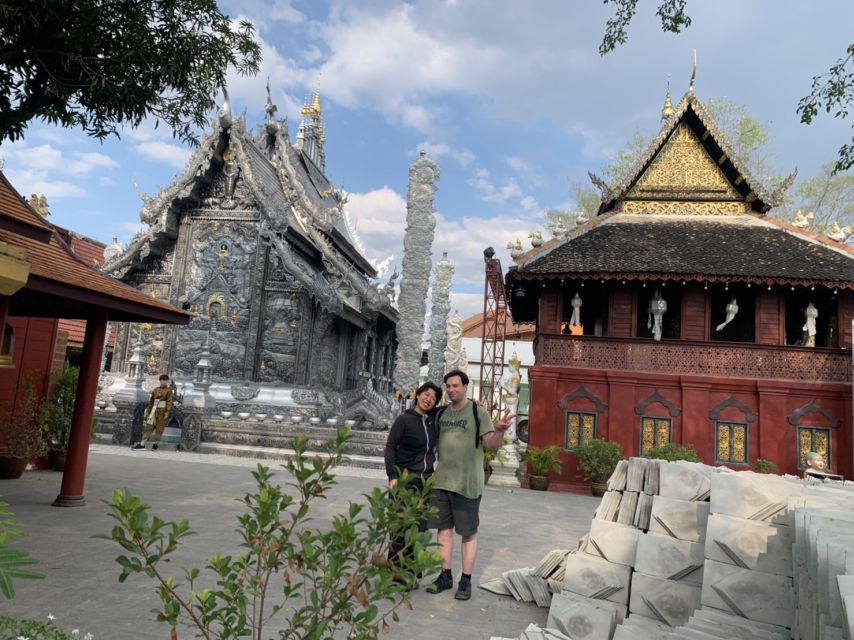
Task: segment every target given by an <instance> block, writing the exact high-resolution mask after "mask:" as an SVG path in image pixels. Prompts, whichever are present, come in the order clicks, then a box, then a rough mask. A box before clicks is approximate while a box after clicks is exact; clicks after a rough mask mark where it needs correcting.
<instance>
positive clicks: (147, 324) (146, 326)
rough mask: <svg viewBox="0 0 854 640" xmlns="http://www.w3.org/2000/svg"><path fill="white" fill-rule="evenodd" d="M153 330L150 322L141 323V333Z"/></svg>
mask: <svg viewBox="0 0 854 640" xmlns="http://www.w3.org/2000/svg"><path fill="white" fill-rule="evenodd" d="M153 328H154V325H153V324H151V323H150V322H143V323H142V330H143V331H151V330H152V329H153Z"/></svg>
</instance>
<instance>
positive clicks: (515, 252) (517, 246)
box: [507, 238, 525, 262]
mask: <svg viewBox="0 0 854 640" xmlns="http://www.w3.org/2000/svg"><path fill="white" fill-rule="evenodd" d="M507 248H508V249H510V258H511V259H512V260H513V262H516V260H518V259H519V257H520V256H521V255H522V254H523V253H525V249H524V248H523V247H522V241H521V240H519V238H516V242H515V243H513V242H508V243H507Z"/></svg>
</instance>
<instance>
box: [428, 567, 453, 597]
mask: <svg viewBox="0 0 854 640" xmlns="http://www.w3.org/2000/svg"><path fill="white" fill-rule="evenodd" d="M453 586H454V575H453V574H452V573H451V570H450V569H442V573H440V574H439V577H438V578H436V579H435V580H433V582H431V583H430V584H428V585H427V587H426V589H425V590H426V591H427V593H442V592H443V591H447V590H448V589H451V588H452V587H453Z"/></svg>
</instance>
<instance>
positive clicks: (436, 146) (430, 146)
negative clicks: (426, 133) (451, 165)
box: [413, 140, 474, 167]
mask: <svg viewBox="0 0 854 640" xmlns="http://www.w3.org/2000/svg"><path fill="white" fill-rule="evenodd" d="M420 151H424V152H425V153H427V155H428V156H431V157H432V158H435V159H439V158H441V157H442V156H448V157H450V158H453V159H454V160H456V161H457V162H458V163H459V165H460V166H462V167H465V166H468V165H469V164H471V162H472V160H474V154H473V153H472V152H471V151H469V150H468V149H454V148H452V147H451V146H449V145H447V144H445V143H444V142H439V143H435V142H429V141H427V140H425V141H424V142H422V143H420V144H419V145H418V146H417V148H416V150H415V151H414V152H413V155H416V154H417V153H418V152H420Z"/></svg>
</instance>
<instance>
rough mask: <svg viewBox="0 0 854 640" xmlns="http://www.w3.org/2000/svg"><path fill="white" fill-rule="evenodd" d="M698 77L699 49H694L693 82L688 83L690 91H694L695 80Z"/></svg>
mask: <svg viewBox="0 0 854 640" xmlns="http://www.w3.org/2000/svg"><path fill="white" fill-rule="evenodd" d="M696 79H697V50H696V49H694V66H693V68H692V69H691V82H689V83H688V93H691V94H693V93H694V81H695V80H696Z"/></svg>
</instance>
